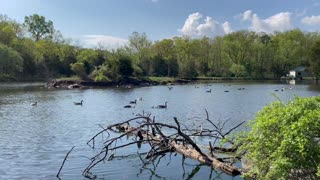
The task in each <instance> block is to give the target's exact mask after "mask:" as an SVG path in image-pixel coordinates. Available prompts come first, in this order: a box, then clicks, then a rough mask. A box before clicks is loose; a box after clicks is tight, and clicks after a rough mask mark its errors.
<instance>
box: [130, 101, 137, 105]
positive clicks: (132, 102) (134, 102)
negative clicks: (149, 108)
mask: <svg viewBox="0 0 320 180" xmlns="http://www.w3.org/2000/svg"><path fill="white" fill-rule="evenodd" d="M129 104H137V100H134V101H130V102H129Z"/></svg>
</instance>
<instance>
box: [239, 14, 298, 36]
mask: <svg viewBox="0 0 320 180" xmlns="http://www.w3.org/2000/svg"><path fill="white" fill-rule="evenodd" d="M291 16H292V14H291V13H290V12H280V13H278V14H275V15H273V16H270V17H268V18H266V19H261V18H260V17H259V16H258V15H257V14H254V13H252V11H251V10H248V11H245V12H244V13H243V14H242V16H241V17H242V20H243V21H251V26H250V27H249V29H250V30H252V31H256V32H267V33H273V32H275V31H280V32H283V31H287V30H290V29H293V28H294V25H293V22H292V18H291Z"/></svg>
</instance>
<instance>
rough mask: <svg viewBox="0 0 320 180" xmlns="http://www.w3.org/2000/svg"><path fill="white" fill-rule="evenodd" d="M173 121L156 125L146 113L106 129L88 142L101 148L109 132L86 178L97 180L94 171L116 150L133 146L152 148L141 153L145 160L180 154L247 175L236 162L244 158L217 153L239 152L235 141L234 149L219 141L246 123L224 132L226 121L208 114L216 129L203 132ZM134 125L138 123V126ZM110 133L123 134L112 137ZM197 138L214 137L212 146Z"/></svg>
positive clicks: (175, 119)
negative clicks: (216, 121) (99, 143)
mask: <svg viewBox="0 0 320 180" xmlns="http://www.w3.org/2000/svg"><path fill="white" fill-rule="evenodd" d="M206 113H207V111H206ZM173 120H174V121H173V122H174V123H173V124H174V125H172V124H164V123H159V122H156V121H155V118H154V117H153V118H151V114H146V115H145V114H142V115H138V116H137V117H135V118H132V119H129V120H127V121H124V122H121V123H117V124H113V125H110V126H108V127H106V128H103V129H102V130H101V131H100V132H98V133H97V134H96V135H94V136H93V137H92V138H91V139H90V140H89V141H88V142H87V144H88V145H89V146H91V147H92V148H97V147H96V144H95V139H96V138H97V137H98V136H99V135H102V134H105V133H107V140H106V141H105V142H104V144H103V146H102V149H101V151H100V152H99V153H98V154H96V155H95V156H94V157H92V158H91V162H90V163H89V165H88V166H87V168H86V169H85V170H84V171H83V175H84V176H85V177H88V178H93V177H94V176H93V175H92V174H91V169H92V168H94V167H95V166H96V165H98V164H99V163H101V162H103V161H108V160H112V159H113V157H114V156H115V150H117V149H120V148H125V147H127V146H130V145H138V146H139V145H141V144H142V143H144V144H146V145H149V146H150V150H149V151H148V152H147V153H146V154H139V157H140V159H142V158H141V156H142V155H144V160H143V161H152V160H155V159H156V158H157V157H159V156H163V155H165V154H166V153H170V152H176V153H179V154H181V155H183V157H184V158H191V159H195V160H197V161H199V162H200V163H202V164H205V165H208V166H211V167H212V168H214V169H218V170H220V171H222V172H224V173H226V174H229V175H232V176H237V175H241V174H243V173H244V171H243V169H241V168H239V167H236V166H235V165H234V162H235V159H236V158H240V157H235V156H230V157H227V158H226V157H224V158H220V157H219V156H218V154H217V152H228V153H230V152H231V153H232V152H235V151H236V150H237V147H236V146H234V145H233V142H230V141H229V142H228V144H229V145H231V147H218V146H214V145H215V144H216V142H217V141H220V140H223V139H225V138H226V136H227V135H228V134H230V133H231V132H232V131H233V130H234V129H236V128H238V127H239V126H241V125H242V124H243V123H244V122H241V123H239V124H237V125H236V126H234V127H233V128H231V129H229V130H228V131H226V132H224V129H223V128H224V126H225V123H226V122H224V123H223V124H221V123H219V124H214V123H213V122H212V121H211V120H210V119H209V115H208V113H207V118H206V121H208V122H209V123H210V124H211V125H212V129H207V128H202V127H201V129H188V128H182V127H181V125H180V123H179V121H178V119H177V118H173ZM131 124H135V126H132V125H131ZM110 133H119V134H118V135H117V136H115V137H112V138H111V136H110ZM196 136H201V137H209V138H212V143H211V142H210V143H209V146H205V145H198V144H196V143H195V142H194V140H192V138H193V137H196ZM127 137H132V138H131V139H129V140H127V141H126V142H125V143H122V144H120V143H117V142H118V141H121V140H122V139H124V138H127ZM212 144H213V145H212ZM100 148H101V146H100Z"/></svg>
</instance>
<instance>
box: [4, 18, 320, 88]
mask: <svg viewBox="0 0 320 180" xmlns="http://www.w3.org/2000/svg"><path fill="white" fill-rule="evenodd" d="M297 66H305V67H307V69H308V71H309V72H310V73H311V75H312V76H314V77H316V78H319V77H320V34H319V33H318V32H303V31H301V30H299V29H294V30H290V31H286V32H274V33H273V34H267V33H263V32H261V33H257V32H252V31H237V32H233V33H230V34H227V35H224V36H217V37H214V38H209V37H203V38H201V39H193V38H191V37H173V38H170V39H162V40H159V41H151V40H150V39H149V38H148V36H147V35H146V34H145V33H139V32H133V33H132V34H131V35H130V36H129V41H128V44H127V45H125V46H123V47H121V48H118V49H112V50H110V49H106V48H104V47H103V45H99V46H97V47H96V48H83V47H80V46H77V45H72V43H71V42H70V40H68V39H66V38H64V37H63V35H62V34H61V33H60V31H58V30H56V29H55V28H54V25H53V22H52V21H50V20H46V18H45V17H43V16H41V15H38V14H33V15H30V16H26V17H25V20H24V22H23V23H18V22H17V21H15V20H13V19H10V18H9V17H7V16H6V15H0V80H32V79H43V80H45V79H50V78H59V77H70V76H78V77H80V78H81V79H87V80H94V81H98V82H108V81H119V80H121V79H123V78H127V77H146V76H147V77H148V76H158V77H182V78H195V77H251V78H256V79H265V78H279V77H281V76H284V75H286V74H287V73H288V72H289V70H291V69H293V68H295V67H297Z"/></svg>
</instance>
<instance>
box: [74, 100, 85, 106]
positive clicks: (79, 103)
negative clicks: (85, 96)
mask: <svg viewBox="0 0 320 180" xmlns="http://www.w3.org/2000/svg"><path fill="white" fill-rule="evenodd" d="M82 102H83V100H81V101H80V102H73V104H74V105H81V106H82Z"/></svg>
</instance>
